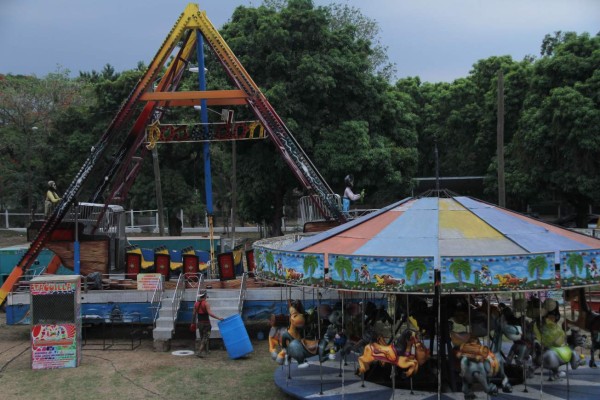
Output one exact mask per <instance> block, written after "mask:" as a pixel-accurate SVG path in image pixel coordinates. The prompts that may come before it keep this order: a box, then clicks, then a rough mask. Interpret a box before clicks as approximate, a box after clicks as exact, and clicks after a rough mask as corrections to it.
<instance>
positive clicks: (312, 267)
mask: <svg viewBox="0 0 600 400" xmlns="http://www.w3.org/2000/svg"><path fill="white" fill-rule="evenodd" d="M318 266H319V261H318V260H317V257H316V256H313V255H308V256H306V257H304V264H303V267H304V274H305V275H308V278H312V276H313V275H314V273H315V271H316V269H317V267H318Z"/></svg>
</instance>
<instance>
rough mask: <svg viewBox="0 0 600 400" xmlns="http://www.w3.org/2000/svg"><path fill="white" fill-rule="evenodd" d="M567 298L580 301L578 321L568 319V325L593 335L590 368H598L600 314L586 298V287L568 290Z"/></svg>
mask: <svg viewBox="0 0 600 400" xmlns="http://www.w3.org/2000/svg"><path fill="white" fill-rule="evenodd" d="M565 293H566V300H567V301H573V300H575V298H577V299H578V301H579V315H578V317H577V321H571V320H567V326H569V325H574V326H578V327H579V328H581V329H583V330H586V331H588V332H589V333H590V335H591V336H592V347H591V348H590V362H589V366H590V368H597V366H596V361H595V359H594V353H596V350H600V314H598V313H596V312H594V311H592V310H591V309H590V307H589V305H588V303H587V301H586V300H585V289H584V288H580V289H579V290H577V289H574V290H567V291H565Z"/></svg>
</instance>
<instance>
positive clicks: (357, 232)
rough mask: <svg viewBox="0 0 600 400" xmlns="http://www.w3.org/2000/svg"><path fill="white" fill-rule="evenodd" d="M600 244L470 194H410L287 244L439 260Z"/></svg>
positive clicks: (305, 248) (327, 250)
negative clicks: (431, 257)
mask: <svg viewBox="0 0 600 400" xmlns="http://www.w3.org/2000/svg"><path fill="white" fill-rule="evenodd" d="M598 248H600V240H597V239H594V238H591V237H588V236H585V235H582V234H579V233H575V232H572V231H569V230H567V229H563V228H560V227H557V226H554V225H551V224H547V223H544V222H541V221H539V220H536V219H533V218H529V217H526V216H524V215H521V214H518V213H515V212H512V211H509V210H506V209H503V208H499V207H497V206H495V205H492V204H488V203H484V202H481V201H478V200H475V199H472V198H469V197H453V198H437V197H423V198H409V199H406V200H403V201H400V202H398V203H396V204H393V205H390V206H388V207H386V208H384V209H381V210H379V211H378V212H375V213H372V214H369V215H366V216H364V217H362V218H359V219H356V220H353V221H350V222H348V223H346V224H344V225H341V226H339V227H336V228H334V229H331V230H329V231H326V232H322V233H320V234H318V235H315V236H312V237H309V238H306V239H303V240H301V241H299V242H296V243H294V244H293V245H290V246H288V247H286V249H287V250H295V251H306V252H313V253H336V254H348V255H352V254H354V255H373V256H404V257H406V256H409V257H410V256H413V257H414V256H433V257H435V258H437V259H439V257H444V256H458V255H462V256H479V255H509V254H524V253H542V252H554V253H556V254H557V255H558V252H559V251H568V250H586V249H598Z"/></svg>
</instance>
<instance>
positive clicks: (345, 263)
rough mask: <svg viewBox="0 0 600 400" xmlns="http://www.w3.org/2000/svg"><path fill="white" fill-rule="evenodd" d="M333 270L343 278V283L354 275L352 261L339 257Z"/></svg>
mask: <svg viewBox="0 0 600 400" xmlns="http://www.w3.org/2000/svg"><path fill="white" fill-rule="evenodd" d="M333 268H334V269H335V272H337V274H338V275H339V276H341V278H342V282H343V281H344V277H345V276H348V277H349V276H350V275H351V274H352V261H350V260H349V259H347V258H346V257H338V258H336V260H335V264H333Z"/></svg>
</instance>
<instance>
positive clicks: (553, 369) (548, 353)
mask: <svg viewBox="0 0 600 400" xmlns="http://www.w3.org/2000/svg"><path fill="white" fill-rule="evenodd" d="M584 344H585V336H583V335H581V334H580V333H579V331H578V330H571V334H570V335H569V336H568V337H567V345H566V346H556V347H549V348H547V349H546V350H545V351H544V353H543V354H541V356H539V357H540V358H541V360H540V359H539V358H538V363H539V364H541V365H542V367H543V368H546V369H548V370H550V376H549V378H548V380H550V381H554V380H556V379H558V378H560V377H561V375H560V372H559V370H558V369H559V367H561V366H562V365H565V364H567V363H568V364H569V366H570V367H571V369H577V368H578V367H579V366H580V365H583V364H585V356H584V355H583V354H579V353H578V352H576V351H575V347H580V346H583V345H584Z"/></svg>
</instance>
